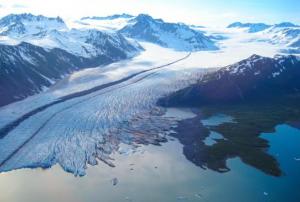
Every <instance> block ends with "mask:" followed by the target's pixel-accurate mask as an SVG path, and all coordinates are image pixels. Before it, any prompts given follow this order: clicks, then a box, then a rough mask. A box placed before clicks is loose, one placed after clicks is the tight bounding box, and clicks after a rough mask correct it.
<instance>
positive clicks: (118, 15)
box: [80, 13, 134, 20]
mask: <svg viewBox="0 0 300 202" xmlns="http://www.w3.org/2000/svg"><path fill="white" fill-rule="evenodd" d="M133 17H134V16H133V15H129V14H126V13H123V14H115V15H110V16H105V17H98V16H93V17H82V18H81V19H80V20H115V19H118V18H133Z"/></svg>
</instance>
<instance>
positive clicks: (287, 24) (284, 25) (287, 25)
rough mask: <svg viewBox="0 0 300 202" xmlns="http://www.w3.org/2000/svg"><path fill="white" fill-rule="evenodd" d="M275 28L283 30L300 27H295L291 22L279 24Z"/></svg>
mask: <svg viewBox="0 0 300 202" xmlns="http://www.w3.org/2000/svg"><path fill="white" fill-rule="evenodd" d="M274 27H278V28H282V27H300V26H299V25H295V24H293V23H291V22H281V23H279V24H275V25H274Z"/></svg>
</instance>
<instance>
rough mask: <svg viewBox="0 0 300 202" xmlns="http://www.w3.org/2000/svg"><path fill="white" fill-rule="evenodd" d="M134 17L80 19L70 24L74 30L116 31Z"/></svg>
mask: <svg viewBox="0 0 300 202" xmlns="http://www.w3.org/2000/svg"><path fill="white" fill-rule="evenodd" d="M134 17H135V16H132V15H129V14H126V13H123V14H116V15H111V16H106V17H98V16H93V17H82V18H81V19H80V20H77V21H75V22H73V23H72V25H73V26H74V27H76V28H94V29H99V30H102V31H117V30H120V29H122V28H123V27H125V26H126V25H127V24H128V23H129V21H130V20H131V19H133V18H134Z"/></svg>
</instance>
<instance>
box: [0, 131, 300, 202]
mask: <svg viewBox="0 0 300 202" xmlns="http://www.w3.org/2000/svg"><path fill="white" fill-rule="evenodd" d="M262 136H263V137H264V138H267V139H268V140H269V141H270V145H271V147H270V149H269V152H270V153H272V154H274V155H276V156H277V157H278V160H279V162H280V165H281V166H282V169H283V171H284V175H283V176H282V177H272V176H269V175H266V174H264V173H262V172H260V171H259V170H257V169H254V168H252V167H250V166H247V165H245V164H243V163H242V162H241V161H240V160H239V159H238V158H235V159H231V160H229V161H228V167H229V168H230V169H231V172H228V173H224V174H220V173H217V172H213V171H210V170H202V169H200V168H199V167H197V166H195V165H194V164H192V163H191V162H190V161H188V160H187V159H186V158H185V156H184V155H182V153H181V150H182V145H181V144H180V143H179V142H177V141H176V140H175V141H169V142H168V143H166V144H164V145H163V146H161V147H157V146H153V145H149V146H142V147H139V148H138V149H137V151H136V152H135V153H133V154H129V155H128V154H115V155H114V156H113V158H115V164H116V167H115V168H111V167H109V166H107V165H105V164H103V163H101V164H99V165H98V166H94V167H91V168H89V169H88V171H87V176H85V177H83V178H78V177H77V178H75V177H74V176H73V175H70V174H68V173H66V172H64V171H63V170H62V169H61V168H59V167H58V166H54V167H53V168H51V169H49V170H41V169H36V170H30V169H23V170H17V171H12V172H8V173H4V174H0V189H1V195H0V201H10V202H18V201H22V202H32V201H45V202H53V201H72V202H73V201H74V202H77V201H78V202H79V201H80V202H84V201H105V202H116V201H118V202H119V201H144V202H153V201H161V202H174V201H209V202H217V201H243V202H253V201H258V202H260V201H285V200H288V201H290V202H298V201H299V199H300V193H299V191H298V187H299V186H300V184H299V182H300V173H299V170H300V163H299V161H296V160H295V159H294V158H295V157H297V158H298V157H299V156H300V150H299V146H300V130H298V129H295V128H292V127H290V126H287V125H280V126H278V127H277V128H276V132H274V133H272V134H263V135H262ZM114 178H117V179H118V184H117V185H116V186H113V185H112V183H111V180H112V179H114Z"/></svg>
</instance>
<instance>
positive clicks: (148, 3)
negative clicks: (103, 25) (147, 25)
mask: <svg viewBox="0 0 300 202" xmlns="http://www.w3.org/2000/svg"><path fill="white" fill-rule="evenodd" d="M299 8H300V0H106V1H103V0H76V1H75V0H51V1H44V0H26V1H24V0H23V1H20V0H0V15H1V16H3V15H6V14H8V13H22V12H32V13H34V14H43V15H48V16H57V15H59V16H62V17H64V18H79V17H81V16H91V15H96V16H105V15H110V14H114V13H123V12H125V13H130V14H135V15H136V14H138V13H148V14H150V15H153V16H154V17H157V18H163V19H166V20H168V21H172V22H186V23H190V24H198V25H214V26H225V25H227V24H229V23H231V22H233V21H242V22H266V23H278V22H282V21H291V22H294V23H298V24H300V9H299Z"/></svg>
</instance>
